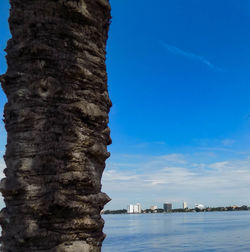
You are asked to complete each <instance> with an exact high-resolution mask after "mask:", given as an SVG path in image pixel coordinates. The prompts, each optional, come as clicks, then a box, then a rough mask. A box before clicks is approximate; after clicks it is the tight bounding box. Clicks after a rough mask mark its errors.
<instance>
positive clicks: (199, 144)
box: [0, 0, 250, 209]
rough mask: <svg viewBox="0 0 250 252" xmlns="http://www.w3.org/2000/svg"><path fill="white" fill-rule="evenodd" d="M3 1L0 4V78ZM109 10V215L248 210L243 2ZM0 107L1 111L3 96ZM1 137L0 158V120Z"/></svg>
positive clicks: (115, 3) (246, 11) (247, 38)
mask: <svg viewBox="0 0 250 252" xmlns="http://www.w3.org/2000/svg"><path fill="white" fill-rule="evenodd" d="M7 3H8V1H7V0H3V1H1V3H0V12H1V13H0V14H1V26H0V32H1V33H0V34H1V36H0V43H1V44H0V70H1V72H2V73H3V72H4V71H5V69H6V64H5V60H4V52H3V49H4V48H5V46H6V40H7V39H8V37H9V32H8V26H7V16H8V4H7ZM111 5H112V17H113V18H112V24H111V28H110V34H109V40H108V48H107V49H108V53H107V69H108V79H109V80H108V82H109V92H110V96H111V99H112V102H113V107H112V109H111V113H110V128H111V135H112V139H113V144H112V145H111V146H110V147H109V150H110V151H111V158H110V159H109V161H108V163H107V168H106V171H105V174H104V178H103V191H105V192H107V193H108V194H109V195H110V196H111V198H112V199H113V200H112V201H111V202H110V203H109V204H108V205H107V206H106V208H109V209H115V208H126V206H127V204H129V203H137V202H140V203H142V206H143V207H144V208H145V207H149V206H150V205H158V206H159V207H160V206H162V203H163V202H165V201H171V202H173V204H174V206H176V207H178V206H180V204H181V202H182V201H187V202H188V204H189V206H190V207H191V206H193V204H194V203H203V204H205V205H210V206H217V205H230V204H239V205H241V204H248V205H250V201H249V199H248V196H247V195H249V194H250V187H249V181H250V144H249V143H250V141H249V140H250V130H249V127H250V117H249V116H250V99H249V94H250V85H249V83H250V72H249V67H250V29H249V27H250V1H249V0H241V1H238V0H204V1H200V0H189V1H186V0H175V1H172V0H156V1H152V0H151V1H149V0H136V1H134V0H111ZM0 99H1V102H0V106H1V110H2V109H3V105H4V103H5V98H4V95H3V93H2V92H1V93H0ZM0 134H1V135H0V137H1V144H0V151H1V154H2V153H3V151H4V145H5V138H6V134H5V133H4V131H3V124H2V122H1V124H0ZM2 166H3V162H2Z"/></svg>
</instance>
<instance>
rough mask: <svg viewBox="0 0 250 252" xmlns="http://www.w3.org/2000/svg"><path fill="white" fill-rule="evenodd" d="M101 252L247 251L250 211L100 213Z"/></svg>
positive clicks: (249, 235) (249, 248)
mask: <svg viewBox="0 0 250 252" xmlns="http://www.w3.org/2000/svg"><path fill="white" fill-rule="evenodd" d="M103 218H104V219H105V228H104V232H105V233H106V234H107V238H106V239H105V241H104V243H103V249H102V251H103V252H118V251H119V252H123V251H131V252H138V251H143V252H149V251H150V252H152V251H159V252H164V251H170V252H172V251H200V252H211V251H219V252H221V251H224V252H231V251H232V252H239V251H244V252H245V251H246V252H248V251H250V211H242V212H238V211H237V212H206V213H173V214H138V215H129V214H124V215H104V216H103Z"/></svg>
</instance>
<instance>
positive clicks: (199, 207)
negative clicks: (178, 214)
mask: <svg viewBox="0 0 250 252" xmlns="http://www.w3.org/2000/svg"><path fill="white" fill-rule="evenodd" d="M195 208H198V209H199V210H204V209H205V206H204V205H202V204H195Z"/></svg>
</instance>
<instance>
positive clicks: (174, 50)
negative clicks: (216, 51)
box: [160, 41, 222, 72]
mask: <svg viewBox="0 0 250 252" xmlns="http://www.w3.org/2000/svg"><path fill="white" fill-rule="evenodd" d="M160 43H161V44H162V45H163V47H164V48H165V49H167V51H169V52H170V53H172V54H176V55H180V56H183V57H186V58H188V59H190V60H195V61H199V62H201V63H203V64H205V65H207V66H208V67H209V68H210V69H212V70H214V71H217V72H221V71H222V69H221V68H219V67H217V66H215V65H214V64H212V63H211V62H210V61H209V60H207V59H206V58H205V57H203V56H200V55H198V54H195V53H193V52H188V51H184V50H182V49H180V48H178V47H175V46H173V45H170V44H167V43H165V42H163V41H160Z"/></svg>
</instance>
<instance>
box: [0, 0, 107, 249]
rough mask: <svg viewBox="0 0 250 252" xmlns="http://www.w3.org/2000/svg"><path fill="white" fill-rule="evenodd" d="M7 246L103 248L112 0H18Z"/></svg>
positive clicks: (4, 218)
mask: <svg viewBox="0 0 250 252" xmlns="http://www.w3.org/2000/svg"><path fill="white" fill-rule="evenodd" d="M10 3H11V11H10V18H9V24H10V29H11V33H12V39H10V40H9V41H8V45H7V49H6V51H7V63H8V70H7V72H6V74H5V75H3V76H1V83H2V87H3V89H4V91H5V93H6V95H7V98H8V103H7V104H6V106H5V111H4V113H5V115H4V117H5V125H6V130H7V133H8V140H7V149H6V153H5V161H6V167H7V168H6V169H5V171H4V173H5V175H6V178H4V179H3V180H2V181H1V184H0V190H1V192H2V194H3V196H4V200H5V203H6V208H4V209H2V211H1V214H0V222H1V225H2V230H3V231H2V251H4V252H7V251H8V252H16V251H18V252H21V251H25V252H28V251H51V252H57V251H67V252H69V251H74V252H77V251H83V252H84V251H88V252H89V251H92V252H97V251H100V248H101V244H102V241H103V239H104V237H105V235H104V234H103V232H102V229H103V225H104V221H103V220H102V218H101V216H100V211H101V210H102V208H103V206H104V204H106V203H107V202H108V201H109V200H110V199H109V197H108V196H107V195H106V194H105V193H102V192H101V177H102V173H103V170H104V168H105V160H106V159H107V158H108V157H109V153H108V152H107V145H108V144H110V143H111V140H110V131H109V128H108V126H107V124H108V112H109V109H110V106H111V101H110V99H109V96H108V92H107V75H106V66H105V57H106V40H107V34H108V28H109V22H110V5H109V2H108V0H10Z"/></svg>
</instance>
